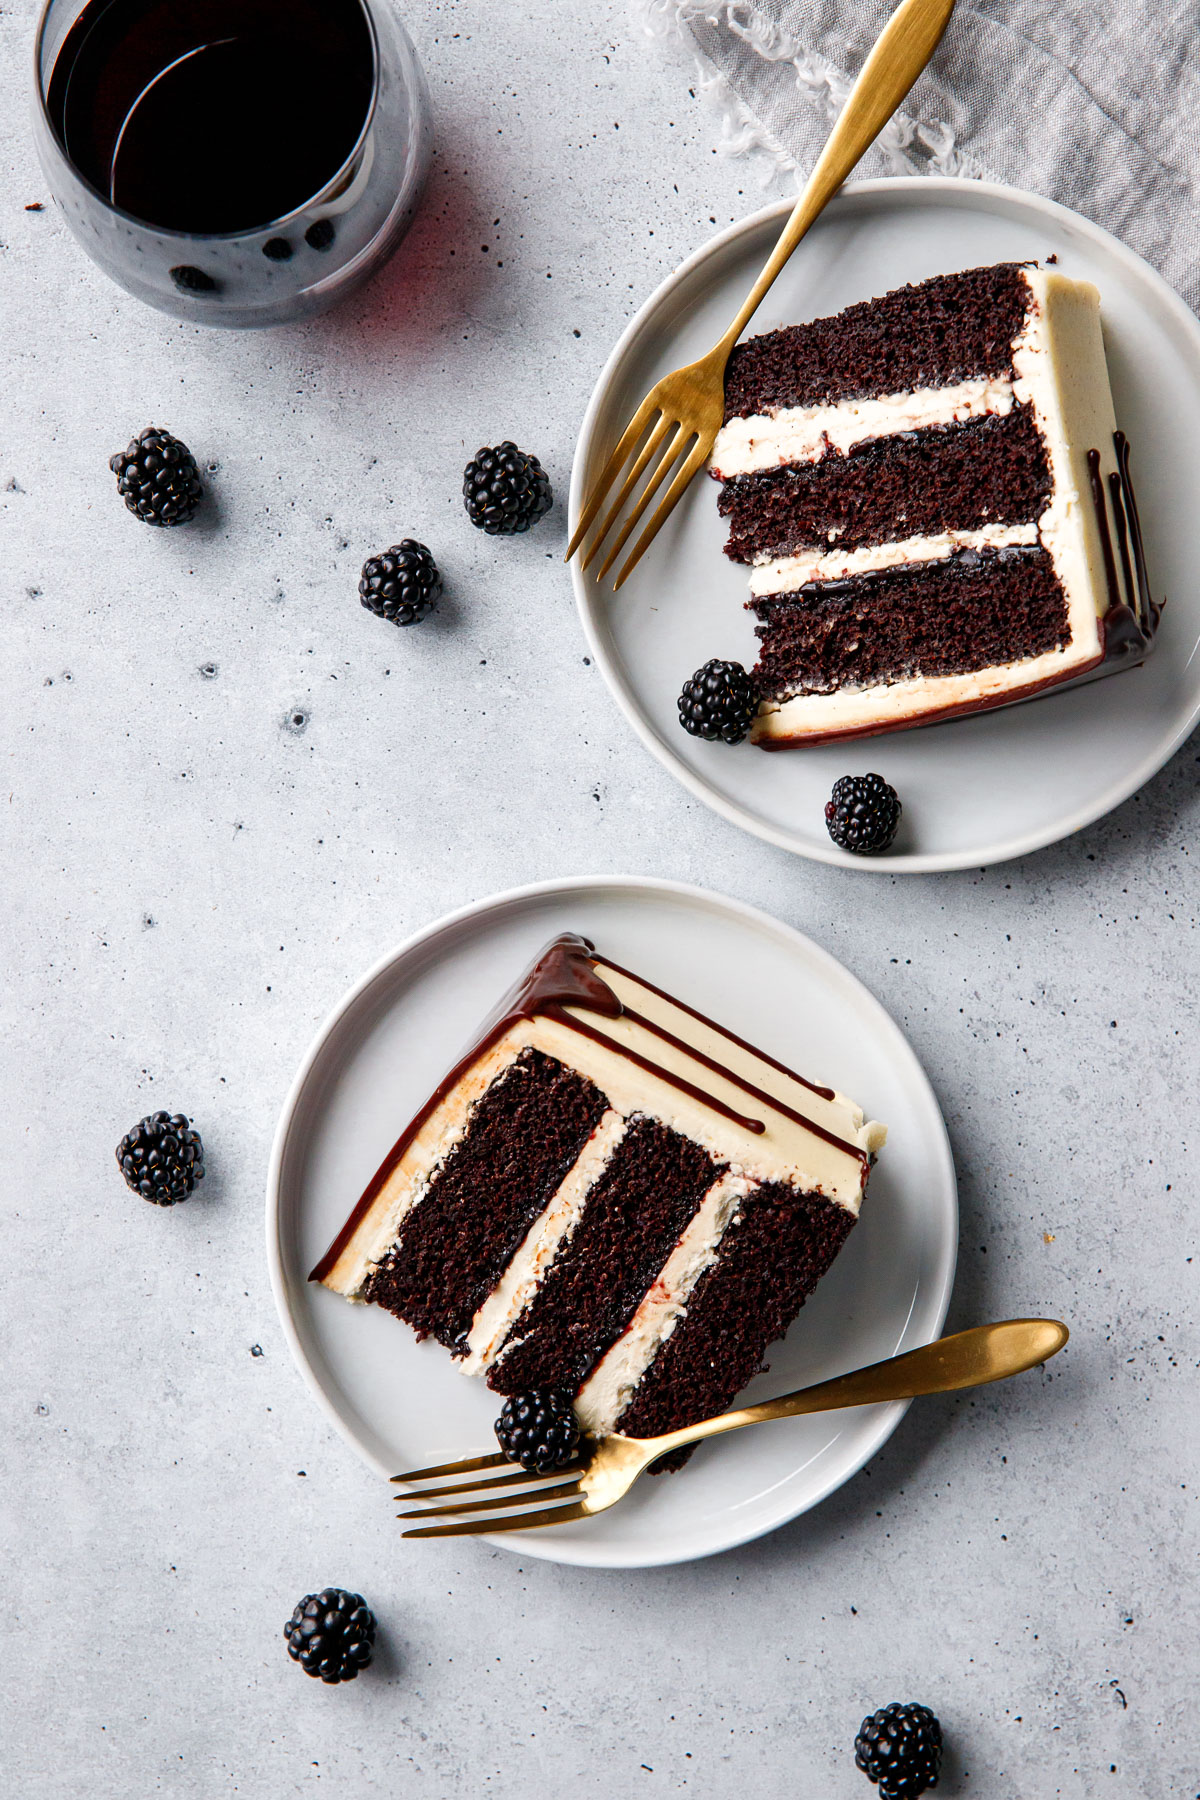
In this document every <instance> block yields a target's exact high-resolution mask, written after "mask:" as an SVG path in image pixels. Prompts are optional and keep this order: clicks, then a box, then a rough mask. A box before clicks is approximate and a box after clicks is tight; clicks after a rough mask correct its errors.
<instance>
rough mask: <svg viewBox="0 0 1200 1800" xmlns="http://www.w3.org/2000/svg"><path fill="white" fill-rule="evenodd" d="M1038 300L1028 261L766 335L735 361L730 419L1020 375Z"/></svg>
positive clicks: (730, 374)
mask: <svg viewBox="0 0 1200 1800" xmlns="http://www.w3.org/2000/svg"><path fill="white" fill-rule="evenodd" d="M1028 301H1029V290H1028V288H1027V287H1026V285H1025V283H1024V281H1023V280H1022V277H1021V267H1020V264H1018V263H1002V264H999V265H997V266H995V267H993V268H984V269H968V270H966V271H965V272H964V273H962V274H955V275H941V276H938V277H937V279H936V280H933V281H927V282H924V283H922V284H921V286H920V287H906V288H897V289H896V290H895V291H894V292H892V293H890V294H885V295H884V296H883V298H882V299H879V300H864V301H861V302H860V303H859V304H858V305H857V306H849V307H847V308H846V310H845V312H841V313H837V314H836V315H835V316H833V317H832V318H825V319H814V320H813V321H812V323H811V324H808V325H790V326H788V327H786V328H785V329H784V330H782V331H769V332H766V333H765V334H764V335H763V336H762V337H755V338H751V339H750V340H749V341H748V342H747V343H745V344H739V345H738V346H737V348H736V349H735V350H734V352H733V354H732V356H731V357H730V359H729V366H728V369H727V370H726V375H725V417H726V418H727V419H736V418H743V419H744V418H750V417H751V416H752V415H754V414H755V413H769V412H771V411H773V410H774V409H776V408H778V407H782V406H822V405H827V404H829V403H831V402H834V401H838V400H861V399H867V398H873V397H875V396H877V395H880V394H898V393H904V392H907V391H908V390H910V389H915V388H929V387H946V386H948V385H949V384H950V383H951V382H956V381H969V380H971V379H972V378H976V377H986V376H998V375H1011V373H1012V340H1013V338H1015V337H1016V336H1017V334H1018V332H1019V331H1020V329H1021V326H1022V324H1023V322H1024V319H1025V313H1026V308H1027V306H1028Z"/></svg>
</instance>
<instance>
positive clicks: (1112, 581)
mask: <svg viewBox="0 0 1200 1800" xmlns="http://www.w3.org/2000/svg"><path fill="white" fill-rule="evenodd" d="M1113 448H1114V449H1115V451H1116V456H1117V467H1116V469H1115V471H1113V472H1111V473H1110V474H1109V477H1108V490H1109V491H1108V502H1109V504H1111V506H1112V515H1113V519H1114V521H1115V524H1116V528H1117V548H1118V551H1119V554H1120V558H1121V580H1120V581H1119V580H1118V578H1117V564H1116V558H1115V557H1114V555H1113V542H1112V533H1111V531H1110V530H1109V524H1108V504H1106V499H1105V491H1104V480H1103V477H1102V476H1101V474H1100V452H1099V450H1089V451H1088V453H1087V467H1088V478H1089V480H1090V482H1091V488H1092V504H1093V505H1094V507H1095V509H1096V526H1097V529H1098V530H1099V533H1100V549H1101V553H1102V555H1103V558H1104V577H1105V581H1106V583H1107V585H1108V611H1107V612H1106V613H1105V615H1104V618H1103V620H1102V622H1101V623H1102V628H1103V632H1104V653H1105V656H1106V658H1114V657H1123V656H1127V655H1135V654H1143V653H1144V652H1145V651H1146V649H1147V648H1148V647H1149V644H1150V640H1151V639H1152V638H1153V636H1154V633H1155V632H1156V631H1157V629H1158V620H1159V611H1160V609H1159V607H1158V606H1157V605H1156V604H1155V602H1154V600H1153V598H1152V597H1151V594H1150V582H1149V579H1148V577H1147V574H1146V555H1145V550H1144V548H1143V544H1142V527H1141V520H1140V519H1139V517H1138V510H1137V499H1136V497H1135V495H1134V491H1133V483H1132V481H1131V479H1130V475H1129V440H1128V438H1127V437H1126V436H1125V433H1124V432H1123V431H1114V433H1113ZM1131 549H1132V562H1131V559H1130V551H1131Z"/></svg>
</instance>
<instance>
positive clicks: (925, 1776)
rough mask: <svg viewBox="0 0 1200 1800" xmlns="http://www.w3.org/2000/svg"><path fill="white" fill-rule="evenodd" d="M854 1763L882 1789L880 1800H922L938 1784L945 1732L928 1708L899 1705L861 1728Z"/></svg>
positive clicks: (882, 1710) (872, 1717)
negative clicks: (943, 1733)
mask: <svg viewBox="0 0 1200 1800" xmlns="http://www.w3.org/2000/svg"><path fill="white" fill-rule="evenodd" d="M854 1760H855V1762H856V1763H857V1765H858V1767H859V1768H860V1769H861V1770H862V1772H863V1774H864V1775H866V1776H868V1777H869V1778H870V1779H871V1780H872V1781H874V1782H877V1783H878V1785H879V1800H918V1796H919V1795H921V1794H924V1793H927V1792H928V1791H929V1789H930V1788H935V1787H936V1786H937V1784H938V1772H939V1770H940V1769H941V1766H942V1728H941V1726H940V1725H939V1724H938V1722H937V1720H936V1718H935V1717H934V1715H933V1714H932V1712H930V1710H929V1708H928V1707H927V1706H918V1705H916V1704H915V1702H910V1703H909V1704H908V1705H907V1706H901V1705H900V1704H899V1703H895V1704H893V1705H891V1706H884V1707H881V1708H880V1710H879V1711H878V1712H874V1713H871V1715H870V1716H869V1718H866V1719H864V1720H863V1722H862V1724H861V1725H860V1726H859V1728H858V1736H857V1737H856V1738H855V1740H854Z"/></svg>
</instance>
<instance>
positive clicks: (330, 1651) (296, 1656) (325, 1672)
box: [283, 1588, 375, 1686]
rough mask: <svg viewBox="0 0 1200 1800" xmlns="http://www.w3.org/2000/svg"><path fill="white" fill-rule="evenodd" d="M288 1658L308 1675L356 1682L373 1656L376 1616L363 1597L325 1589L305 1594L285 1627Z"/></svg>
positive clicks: (341, 1590) (325, 1679)
mask: <svg viewBox="0 0 1200 1800" xmlns="http://www.w3.org/2000/svg"><path fill="white" fill-rule="evenodd" d="M283 1635H284V1637H285V1638H286V1639H287V1647H288V1655H289V1656H290V1657H291V1659H292V1661H293V1662H298V1663H299V1664H300V1667H301V1668H302V1669H303V1670H304V1673H305V1674H306V1675H314V1676H316V1675H319V1676H320V1678H321V1680H322V1681H326V1682H328V1683H329V1684H330V1686H332V1685H333V1683H334V1682H337V1681H353V1680H354V1677H355V1676H356V1675H357V1674H358V1671H359V1670H360V1669H365V1668H366V1666H367V1664H368V1663H369V1662H370V1660H371V1657H372V1655H373V1649H372V1646H373V1645H374V1643H375V1614H374V1613H373V1612H372V1611H371V1609H370V1607H369V1606H368V1605H367V1603H366V1601H365V1600H364V1599H363V1597H362V1595H361V1594H348V1593H347V1592H346V1589H345V1588H322V1589H321V1592H320V1593H319V1594H305V1596H304V1598H303V1600H301V1601H300V1602H299V1603H298V1605H297V1607H296V1609H295V1611H294V1612H293V1614H292V1616H291V1618H290V1619H289V1620H288V1622H287V1624H286V1625H285V1626H284V1628H283Z"/></svg>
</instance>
